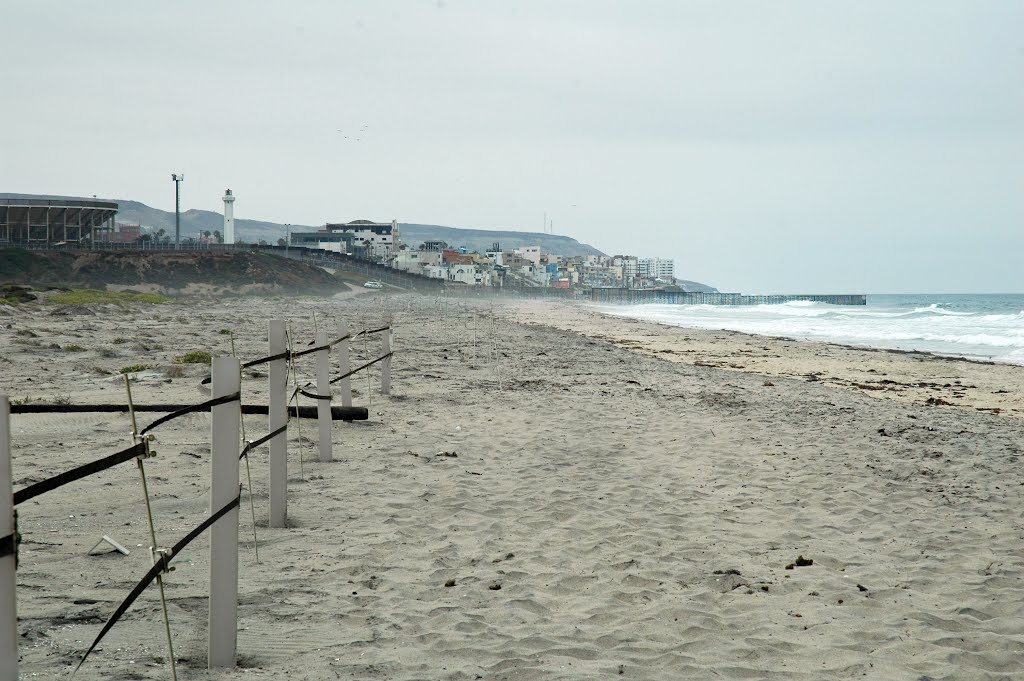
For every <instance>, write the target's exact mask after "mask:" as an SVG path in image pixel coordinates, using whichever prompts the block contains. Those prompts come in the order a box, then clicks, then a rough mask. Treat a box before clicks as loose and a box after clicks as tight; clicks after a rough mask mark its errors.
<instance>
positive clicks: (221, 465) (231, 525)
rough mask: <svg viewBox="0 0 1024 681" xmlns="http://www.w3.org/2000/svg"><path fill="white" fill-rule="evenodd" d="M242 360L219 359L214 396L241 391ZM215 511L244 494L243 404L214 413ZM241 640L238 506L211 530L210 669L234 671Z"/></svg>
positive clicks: (212, 509) (229, 404)
mask: <svg viewBox="0 0 1024 681" xmlns="http://www.w3.org/2000/svg"><path fill="white" fill-rule="evenodd" d="M239 371H240V365H239V362H238V359H237V358H235V357H217V358H215V359H214V360H213V371H212V374H213V397H214V398H217V397H223V396H225V395H232V394H235V393H237V392H238V391H239V390H240V388H241V374H240V373H239ZM210 411H211V414H210V415H211V417H212V418H211V421H212V422H213V424H212V426H211V431H212V432H211V438H210V439H211V443H210V444H211V448H210V449H211V453H210V471H211V475H212V480H211V483H210V513H211V514H212V513H216V512H217V511H219V510H220V509H222V508H224V506H225V505H226V504H229V503H231V501H233V500H234V499H235V498H236V497H237V496H238V453H239V451H241V448H240V442H239V437H238V428H239V425H240V421H241V418H242V409H241V404H240V402H238V401H237V400H236V401H234V402H227V403H225V404H218V405H216V406H215V407H213V408H212V409H211V410H210ZM237 641H238V508H237V507H236V508H233V509H231V510H230V511H229V512H227V513H226V514H224V516H223V517H222V518H220V520H218V521H217V522H215V523H214V524H213V527H211V528H210V642H209V667H210V668H211V669H213V668H214V667H234V666H235V649H236V645H237Z"/></svg>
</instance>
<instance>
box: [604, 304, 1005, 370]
mask: <svg viewBox="0 0 1024 681" xmlns="http://www.w3.org/2000/svg"><path fill="white" fill-rule="evenodd" d="M595 307H597V309H598V310H599V311H600V312H602V313H605V314H609V315H614V316H619V317H631V318H634V319H644V320H648V321H654V322H659V323H662V324H669V325H672V326H682V327H690V328H699V329H730V330H733V331H743V332H746V333H755V334H761V335H765V336H785V337H787V338H795V339H797V340H815V341H826V342H831V343H843V344H848V345H859V346H865V347H872V348H889V349H897V350H919V351H922V352H931V353H935V354H939V355H946V356H952V357H966V358H969V359H975V360H987V361H993V362H1002V363H1007V364H1021V365H1024V294H988V295H977V294H948V295H931V294H929V295H923V294H922V295H869V296H868V298H867V305H851V306H847V305H828V304H826V303H811V302H803V301H801V302H793V303H786V304H784V305H748V306H726V305H599V306H595Z"/></svg>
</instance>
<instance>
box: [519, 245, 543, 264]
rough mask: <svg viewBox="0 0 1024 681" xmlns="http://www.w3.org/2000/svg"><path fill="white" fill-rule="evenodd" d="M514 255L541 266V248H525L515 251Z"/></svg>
mask: <svg viewBox="0 0 1024 681" xmlns="http://www.w3.org/2000/svg"><path fill="white" fill-rule="evenodd" d="M512 253H514V254H515V255H518V256H519V257H520V258H523V259H524V260H529V261H530V262H532V263H533V264H534V265H540V246H523V247H522V248H516V249H513V250H512Z"/></svg>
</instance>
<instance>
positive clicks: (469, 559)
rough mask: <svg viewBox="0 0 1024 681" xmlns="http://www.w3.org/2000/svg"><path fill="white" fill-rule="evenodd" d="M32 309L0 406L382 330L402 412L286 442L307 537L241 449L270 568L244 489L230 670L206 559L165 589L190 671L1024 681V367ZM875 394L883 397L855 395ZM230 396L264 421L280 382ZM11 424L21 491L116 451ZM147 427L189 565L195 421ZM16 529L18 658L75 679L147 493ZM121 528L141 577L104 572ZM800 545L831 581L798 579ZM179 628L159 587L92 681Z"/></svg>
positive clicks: (48, 507) (111, 601) (262, 463)
mask: <svg viewBox="0 0 1024 681" xmlns="http://www.w3.org/2000/svg"><path fill="white" fill-rule="evenodd" d="M27 309H29V310H32V313H31V316H26V315H25V313H24V312H22V311H19V312H17V313H15V314H10V315H8V316H3V314H2V313H0V347H2V348H3V350H2V355H3V359H2V360H0V392H7V393H8V394H10V395H11V397H12V398H15V399H23V398H26V397H28V398H31V399H38V400H42V401H50V400H51V399H53V398H55V397H57V398H67V399H70V400H71V401H72V403H89V402H101V401H117V400H123V388H122V386H121V384H120V383H119V382H118V380H117V378H116V377H114V376H106V375H101V374H99V373H97V372H96V371H94V370H93V368H94V367H101V368H105V369H107V370H113V371H116V370H117V369H118V368H120V367H122V366H126V365H129V364H135V363H144V364H151V365H152V366H153V367H154V368H153V369H152V370H145V371H141V372H139V373H137V374H136V375H137V376H138V381H137V382H136V383H134V384H133V385H134V391H135V398H136V400H138V401H140V402H146V401H150V402H157V401H161V402H164V401H178V400H180V401H185V402H192V401H201V400H202V399H205V394H204V393H203V392H201V391H200V390H199V389H198V387H197V384H198V380H199V377H200V376H201V375H203V373H204V371H203V369H202V368H201V367H198V366H188V367H186V368H185V369H184V375H183V376H177V377H175V376H173V374H174V373H175V370H173V369H172V370H171V374H172V376H170V377H169V376H168V372H167V371H166V368H167V367H173V366H175V365H174V363H173V358H174V357H175V356H177V355H180V354H181V353H183V352H185V351H188V350H198V349H208V350H211V351H213V352H214V353H215V354H219V353H224V352H226V351H228V349H229V341H228V336H227V335H224V334H220V333H218V331H219V330H220V329H224V328H226V329H231V330H233V331H234V333H235V337H236V345H237V348H236V349H237V352H238V354H239V355H240V356H241V357H243V358H245V359H248V358H252V357H256V356H259V355H261V354H264V352H265V349H266V343H265V340H264V339H265V334H266V323H267V320H268V319H271V318H273V317H276V316H280V317H281V318H288V319H290V320H291V322H292V327H293V330H294V332H295V335H296V338H299V339H303V341H305V340H309V339H312V335H313V326H314V323H313V314H314V312H315V314H316V318H317V324H318V325H324V324H330V325H333V324H334V323H335V322H336V321H339V320H342V319H345V320H347V321H348V322H349V323H350V324H351V325H352V326H354V327H356V328H363V327H367V326H374V325H377V324H379V323H380V322H382V321H388V320H393V321H394V324H395V327H396V330H397V331H396V336H397V339H396V340H397V350H398V353H399V354H398V355H396V360H395V364H394V370H395V373H394V379H393V394H392V396H391V397H381V396H380V395H379V387H378V385H377V384H376V379H377V377H378V375H377V374H376V373H374V374H372V380H371V382H370V384H369V385H368V384H367V379H366V377H365V376H362V377H360V378H359V379H358V380H356V381H355V382H354V385H355V386H356V388H357V389H358V390H359V391H360V394H359V395H357V397H356V403H357V404H362V405H369V406H370V413H371V418H370V420H369V421H367V422H363V423H353V424H343V423H336V424H335V425H334V431H333V436H334V442H335V461H334V462H333V463H331V464H320V463H318V462H317V461H316V459H317V456H316V452H315V451H314V445H313V444H311V443H304V444H303V443H300V442H299V437H300V433H299V427H297V426H298V424H296V423H295V422H293V426H292V428H291V431H290V437H291V439H292V443H293V444H292V446H291V448H290V455H291V457H292V458H291V463H290V476H291V478H292V487H291V495H290V498H289V512H290V518H291V523H292V527H290V528H288V529H268V528H267V527H266V518H267V496H266V495H267V477H268V474H267V461H266V451H265V450H260V451H258V452H257V453H256V454H254V455H253V456H252V460H251V465H252V476H253V488H254V489H253V497H254V501H255V515H256V525H257V528H256V529H257V534H258V537H259V555H260V561H261V562H260V563H257V562H256V561H255V555H254V552H253V550H252V521H251V518H250V515H249V513H250V512H249V506H248V501H249V495H248V492H246V493H245V494H243V505H242V513H241V526H240V536H241V538H242V539H243V541H244V542H245V544H244V546H245V548H243V549H242V555H241V560H240V565H241V576H240V584H241V587H240V595H239V598H240V608H239V618H240V619H239V626H240V631H239V633H238V643H239V654H240V659H239V663H240V666H239V668H238V669H236V670H233V671H214V672H208V671H206V669H205V662H206V660H205V634H206V631H205V630H206V617H207V612H206V600H205V597H206V593H207V591H206V588H207V587H206V584H207V562H206V560H207V549H206V546H207V544H206V539H205V538H201V539H199V540H197V542H196V543H194V544H193V545H192V546H190V547H189V549H188V550H187V551H186V553H185V554H184V555H182V556H179V557H178V560H177V562H176V565H177V569H176V570H175V571H174V572H172V573H170V574H168V575H167V577H166V584H167V593H168V597H169V607H170V613H171V619H172V626H173V630H174V636H175V645H176V652H177V656H178V657H179V659H180V660H181V663H180V667H179V675H180V677H181V678H183V679H218V680H220V679H227V678H235V677H236V676H240V675H241V676H264V677H267V678H294V679H307V678H308V679H335V678H341V679H346V678H356V679H477V678H481V679H590V678H603V677H614V678H620V677H621V678H634V679H681V678H694V679H705V678H708V679H711V678H715V679H723V678H724V679H771V678H778V679H783V678H785V679H846V678H850V679H852V678H858V679H860V678H871V679H908V680H911V679H913V680H921V679H925V678H928V679H936V680H937V679H1006V678H1018V677H1020V676H1021V675H1024V656H1022V648H1024V638H1022V633H1021V623H1022V622H1024V587H1022V584H1024V582H1022V576H1024V551H1022V549H1021V539H1022V520H1021V513H1020V509H1021V489H1022V484H1024V474H1022V472H1021V466H1020V455H1021V452H1020V436H1019V433H1020V428H1021V422H1020V420H1019V419H1018V418H1016V417H1015V414H1017V413H1020V409H1021V407H1022V405H1021V396H1022V393H1021V380H1022V378H1021V376H1022V370H1021V369H1019V368H1016V367H989V366H985V365H977V364H969V363H966V362H953V361H948V360H939V359H934V358H929V357H924V356H915V355H905V354H904V355H897V354H893V353H880V352H870V351H860V350H852V349H847V348H841V347H836V346H823V345H816V344H800V343H792V342H787V341H779V340H770V339H763V338H754V337H750V336H742V335H739V334H715V333H707V332H689V331H685V330H676V329H665V328H662V327H657V326H654V325H648V324H640V323H634V322H627V321H625V320H603V319H599V318H596V317H595V316H594V315H593V314H592V313H589V312H587V311H586V310H584V309H581V308H578V307H574V306H564V305H562V306H551V305H546V304H537V303H523V304H498V303H495V304H493V305H492V304H491V303H490V302H469V303H466V302H464V301H460V300H455V299H451V300H448V301H446V300H443V299H436V298H422V297H418V296H414V295H411V294H410V295H406V294H403V295H398V296H393V297H388V296H387V295H385V294H370V295H364V296H359V297H357V298H354V299H350V300H336V301H317V300H312V299H306V300H300V301H298V302H296V301H287V300H283V299H272V300H242V301H233V302H230V303H223V304H215V303H203V304H201V305H199V304H192V305H189V304H165V305H157V306H150V307H144V308H142V307H140V308H136V309H132V310H129V311H123V310H120V309H117V308H99V307H97V308H94V309H93V311H94V312H95V314H93V315H81V314H80V315H72V316H51V315H50V311H51V308H48V307H46V306H35V307H30V308H27ZM527 322H528V323H527ZM8 325H10V327H9V328H2V327H6V326H8ZM26 329H27V330H31V331H32V332H33V333H34V334H35V336H28V335H27V334H21V335H19V334H18V331H20V330H26ZM118 338H123V339H125V342H123V343H115V342H114V341H115V339H118ZM16 341H20V342H16ZM33 341H38V343H39V344H38V345H34V344H32V342H33ZM51 343H56V344H58V345H60V346H62V347H63V346H66V345H68V344H77V345H80V346H83V347H86V348H87V349H86V350H84V351H80V352H79V351H66V350H57V349H48V348H47V347H46V346H48V345H50V344H51ZM144 348H149V349H144ZM758 348H761V349H758ZM353 350H354V351H356V352H357V353H359V354H360V355H365V356H369V357H373V356H376V354H377V353H379V346H377V345H375V342H374V341H366V343H365V345H364V342H363V341H362V340H360V341H358V342H356V343H353ZM743 350H751V352H743ZM111 353H114V356H109V355H110V354H111ZM104 355H108V356H104ZM495 359H497V362H495ZM715 363H719V364H722V363H725V364H730V363H731V364H736V365H739V366H742V367H743V368H742V369H738V368H728V367H726V368H722V367H719V366H707V365H708V364H715ZM299 370H300V375H301V376H303V377H312V375H313V366H312V362H309V363H306V364H303V365H301V366H300V367H299ZM812 374H817V375H816V376H814V379H815V380H809V378H808V377H809V375H812ZM881 380H891V381H894V383H893V384H888V383H879V385H883V386H885V389H882V390H873V389H865V388H860V387H858V386H857V385H856V384H857V383H861V384H865V385H867V384H870V383H871V382H872V381H881ZM957 381H959V383H956V382H957ZM915 383H916V384H921V383H936V384H937V385H938V388H939V389H937V390H936V389H933V387H932V386H926V387H921V386H919V385H918V386H913V385H912V384H915ZM947 383H948V384H949V386H948V387H947V386H946V385H945V384H947ZM900 386H902V387H900ZM956 386H959V388H957V389H954V388H955V387H956ZM970 386H975V387H970ZM893 387H898V388H899V389H892V390H890V389H889V388H893ZM244 389H245V391H246V395H249V396H251V397H250V398H249V401H251V402H259V401H265V400H266V394H265V390H266V379H265V377H263V376H260V375H252V374H250V375H247V377H246V380H245V381H244ZM999 391H1006V392H999ZM955 393H960V394H961V396H956V394H955ZM880 396H885V397H891V398H892V399H882V398H881V397H880ZM928 397H941V398H942V400H943V401H948V402H959V403H962V404H963V405H964V406H959V407H954V406H943V405H941V404H939V405H936V404H934V403H933V404H931V405H929V404H926V400H927V398H928ZM979 409H985V410H994V409H999V410H1000V411H1001V413H999V414H995V413H993V412H992V411H979ZM147 418H152V417H145V418H143V419H142V422H143V423H145V422H147ZM245 423H246V430H247V433H248V434H249V435H250V437H251V436H253V435H260V434H262V433H264V432H266V422H265V420H264V419H262V418H261V417H247V418H246V421H245ZM12 425H13V435H14V446H15V458H14V478H15V480H16V481H18V483H17V484H16V486H21V485H24V484H27V483H28V482H31V481H33V480H37V479H41V478H43V477H45V476H47V475H50V474H53V473H55V472H59V471H61V470H64V469H66V468H68V467H70V466H72V465H76V464H78V463H83V462H86V461H89V460H91V459H94V458H97V457H99V456H101V455H103V454H106V453H110V452H113V451H116V450H117V449H121V448H123V447H124V446H127V444H129V439H128V433H129V426H128V423H127V418H126V417H123V416H120V415H116V414H113V415H107V414H95V415H94V414H85V415H81V414H71V415H60V416H28V415H25V416H15V417H13V424H12ZM314 426H315V424H314V423H313V422H303V423H302V424H301V436H302V437H303V438H304V439H309V438H313V437H315V428H314ZM158 438H159V440H158V442H159V447H158V449H159V451H160V456H159V457H158V458H156V459H154V460H152V461H149V462H147V464H146V466H147V473H148V476H149V484H150V490H151V492H152V495H153V499H154V502H153V503H154V510H155V512H156V513H157V517H158V520H157V523H158V534H159V536H160V537H161V543H164V544H168V545H169V544H172V543H174V541H176V540H177V539H178V538H179V537H181V536H182V535H184V534H185V533H186V532H187V531H188V530H190V529H191V528H192V527H194V526H195V525H197V524H198V523H199V522H201V521H202V519H203V518H205V516H206V513H207V508H206V504H207V502H206V495H207V492H208V476H209V470H208V469H209V460H208V459H209V442H208V440H209V419H208V416H207V415H194V416H189V417H185V418H182V419H180V420H179V421H176V422H174V423H172V424H169V425H168V426H167V427H166V428H162V429H160V430H159V432H158ZM300 444H301V447H300ZM300 457H301V460H300ZM242 477H243V480H242V481H243V482H244V483H245V486H246V489H247V490H248V487H249V485H248V481H247V480H246V478H245V474H244V470H243V476H242ZM20 512H21V519H20V523H21V529H22V532H23V534H24V538H25V543H24V544H23V545H22V547H21V567H20V569H19V591H18V599H19V610H20V615H21V622H20V627H21V631H22V637H21V650H22V654H23V660H22V665H23V670H24V672H25V674H26V678H39V679H45V678H66V675H67V673H68V672H69V667H71V666H73V664H74V663H75V661H76V656H77V655H79V654H80V652H81V651H82V650H84V648H85V647H87V646H88V643H89V641H91V639H92V637H93V636H95V634H96V632H97V631H98V630H99V628H100V626H101V625H102V621H103V620H104V619H105V618H106V616H107V614H108V613H109V612H110V611H111V610H112V609H113V607H115V605H116V604H117V603H118V602H119V601H120V600H121V598H123V596H124V595H125V594H126V593H127V591H128V589H130V588H131V586H132V584H134V582H135V581H136V580H137V579H138V577H139V576H140V575H141V574H142V573H143V572H144V571H145V570H146V568H147V567H148V556H147V555H146V550H145V546H148V535H147V530H146V524H145V519H144V510H143V504H142V501H141V491H140V484H139V479H138V473H137V472H136V471H135V470H134V468H133V467H132V465H131V464H128V465H126V466H122V467H119V468H115V469H112V470H110V471H107V472H105V473H103V474H100V475H97V476H94V477H93V478H89V479H88V480H85V481H82V482H80V483H77V484H75V485H72V486H68V487H65V488H62V490H61V491H60V492H54V493H52V494H50V495H47V496H44V497H40V498H39V499H37V500H34V501H31V502H28V503H27V504H25V505H24V507H22V508H21V509H20ZM103 534H110V535H112V536H114V537H115V538H117V539H118V540H119V541H121V542H122V543H124V544H126V545H128V546H129V547H130V548H131V549H132V553H131V555H130V556H127V557H125V556H120V555H118V554H108V555H104V556H99V557H90V556H86V555H85V553H86V551H87V550H88V549H89V548H90V547H91V546H92V545H93V544H94V543H95V542H96V541H97V540H98V539H99V537H100V536H101V535H103ZM798 557H802V558H804V559H805V560H810V561H813V565H805V566H796V565H793V567H792V568H791V569H789V568H788V566H790V565H792V564H794V563H795V562H796V561H797V558H798ZM446 584H452V586H446ZM159 612H160V611H159V603H158V601H157V600H156V591H155V590H154V589H151V590H149V591H147V592H146V594H144V595H143V597H142V598H141V599H140V600H139V602H138V603H137V604H136V606H135V607H134V608H133V609H132V610H131V611H129V613H128V614H127V615H126V617H125V618H124V619H123V620H122V622H120V623H119V624H118V625H117V626H116V627H115V628H114V630H113V631H112V632H111V634H110V635H109V636H108V638H107V639H106V640H105V641H104V642H103V644H102V645H101V649H102V650H101V651H100V652H99V653H98V654H95V655H94V657H91V658H90V659H89V661H88V662H87V663H86V665H85V667H83V669H82V671H81V672H80V673H79V678H83V679H101V678H119V679H120V678H136V679H143V678H154V679H156V678H160V679H163V678H168V676H169V675H168V672H167V670H166V668H165V667H164V665H163V664H162V663H163V660H164V658H165V656H166V646H165V644H164V642H163V624H162V621H161V620H160V615H159Z"/></svg>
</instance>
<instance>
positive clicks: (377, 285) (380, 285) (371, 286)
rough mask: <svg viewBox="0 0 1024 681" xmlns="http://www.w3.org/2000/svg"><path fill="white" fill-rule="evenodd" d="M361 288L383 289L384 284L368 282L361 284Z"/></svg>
mask: <svg viewBox="0 0 1024 681" xmlns="http://www.w3.org/2000/svg"><path fill="white" fill-rule="evenodd" d="M363 288H384V284H382V283H380V282H379V281H368V282H366V283H365V284H363Z"/></svg>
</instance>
